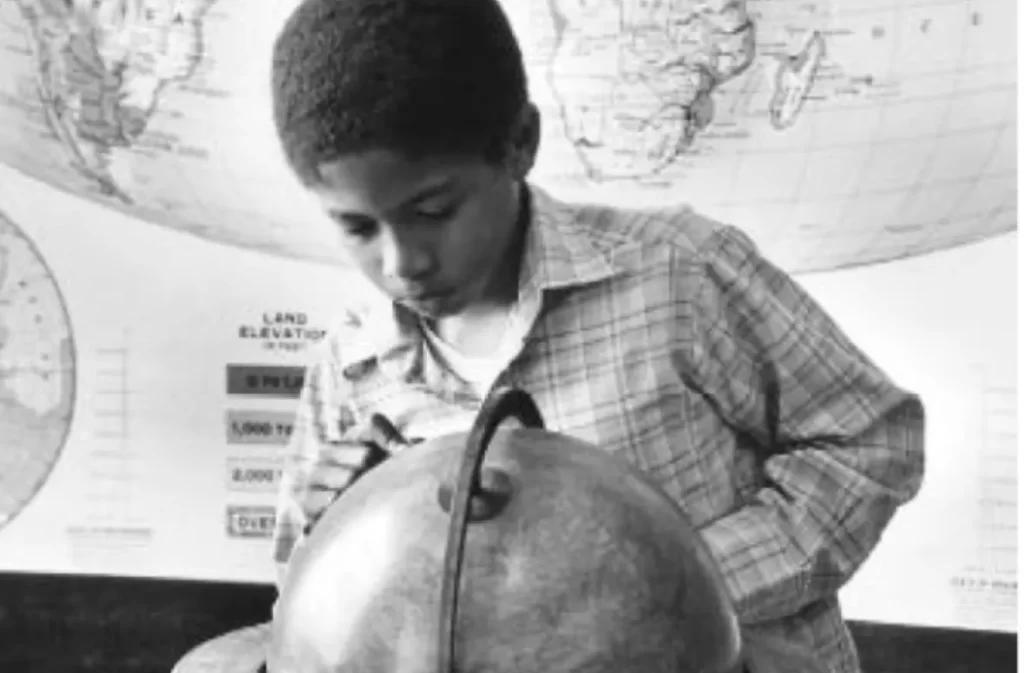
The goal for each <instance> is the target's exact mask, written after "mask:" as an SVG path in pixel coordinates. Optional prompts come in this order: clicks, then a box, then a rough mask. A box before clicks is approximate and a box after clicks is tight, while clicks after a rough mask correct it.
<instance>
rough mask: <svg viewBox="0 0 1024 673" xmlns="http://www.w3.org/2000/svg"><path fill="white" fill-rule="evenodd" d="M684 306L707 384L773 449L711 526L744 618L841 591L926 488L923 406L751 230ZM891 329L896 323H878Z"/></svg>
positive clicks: (717, 260)
mask: <svg viewBox="0 0 1024 673" xmlns="http://www.w3.org/2000/svg"><path fill="white" fill-rule="evenodd" d="M711 243H712V245H710V246H708V248H707V249H706V251H705V253H704V254H703V255H701V256H700V262H699V264H697V265H695V266H694V267H693V275H687V274H684V275H687V279H688V281H689V282H690V283H692V285H691V287H699V291H698V293H697V296H696V298H695V299H694V300H693V301H692V302H690V305H689V308H688V310H687V311H685V312H684V314H685V315H686V316H688V319H689V320H690V321H691V323H692V324H691V325H690V329H692V332H689V331H688V332H689V333H691V334H692V335H693V337H692V338H693V340H692V342H691V344H690V346H691V347H690V352H689V354H688V358H687V360H688V361H689V363H690V367H692V375H693V376H694V378H695V379H696V381H695V384H696V385H697V386H698V387H699V389H700V390H701V391H702V392H703V394H704V395H706V396H707V398H708V399H709V401H710V403H711V404H712V405H713V406H715V407H716V408H717V410H718V412H719V413H720V415H721V416H722V418H723V420H724V422H725V423H726V424H728V425H729V426H730V427H731V428H732V429H733V430H734V431H735V432H737V433H741V434H743V435H745V436H747V437H748V438H750V439H751V440H752V441H754V442H756V444H757V445H759V446H760V447H761V448H762V449H763V450H764V455H766V456H768V457H767V459H766V460H765V461H764V463H763V481H762V482H761V486H760V488H759V489H758V490H757V491H756V492H755V493H753V494H752V495H750V496H748V497H746V498H744V504H743V506H741V507H740V508H739V509H737V510H735V511H734V512H733V513H731V514H729V515H727V516H725V517H724V518H722V519H719V520H717V521H714V522H712V523H711V524H709V525H708V526H707V527H705V528H704V529H703V530H702V535H703V538H704V539H705V541H706V542H707V544H708V546H709V547H710V550H711V552H712V555H713V556H714V557H715V558H716V559H717V561H718V563H719V564H720V567H721V570H722V572H723V574H724V578H725V581H726V586H727V587H728V590H729V592H730V594H731V597H732V599H733V601H734V603H735V604H736V607H737V611H738V613H739V616H740V619H741V621H744V622H747V623H751V622H757V621H762V620H770V619H776V618H779V617H783V616H788V615H793V614H796V613H797V612H798V611H799V610H801V609H802V608H803V607H804V606H806V605H808V604H810V603H813V602H815V601H816V600H818V599H820V598H822V597H824V596H827V595H830V594H834V593H835V592H836V591H838V589H839V588H840V587H841V586H842V585H843V584H844V583H845V582H846V581H847V580H848V579H849V578H850V577H851V576H852V575H853V573H854V572H855V571H856V570H857V569H858V567H860V565H861V564H862V563H863V562H864V561H865V559H866V558H867V557H868V555H869V554H870V553H871V551H872V550H873V549H874V548H875V546H876V545H877V543H878V541H879V539H880V538H881V536H882V533H883V531H884V530H885V528H886V526H887V525H888V524H889V522H890V520H891V519H892V517H893V515H894V514H895V512H896V510H897V509H898V508H899V507H900V506H901V505H902V504H904V503H906V502H908V501H909V500H911V499H912V498H913V497H914V496H915V495H916V494H917V492H918V490H919V489H920V485H921V482H922V478H923V473H924V408H923V405H922V403H921V401H920V399H919V398H918V397H917V396H916V395H914V394H912V393H910V392H908V391H905V390H902V389H901V388H899V387H897V386H896V385H895V384H894V383H893V382H892V381H891V380H890V379H889V378H888V377H887V376H886V375H885V374H884V373H883V372H882V371H881V370H880V369H879V368H878V367H877V366H876V365H875V364H874V363H873V362H872V361H871V360H870V359H869V358H868V357H867V356H866V355H864V354H863V353H862V352H861V351H860V350H858V348H857V347H856V346H855V345H854V344H853V343H851V341H850V339H849V338H848V337H847V336H846V335H845V334H844V333H843V332H842V330H840V328H839V327H838V326H837V325H836V324H835V322H834V321H833V320H832V318H831V317H830V316H829V315H828V314H827V313H826V312H825V311H824V310H823V309H822V308H821V307H820V306H819V305H818V304H817V303H816V302H815V301H814V300H813V299H812V298H811V297H810V296H809V295H808V293H807V292H806V291H805V290H804V289H803V288H802V287H801V286H800V285H798V284H797V283H796V282H795V281H794V280H793V279H791V278H790V277H789V276H788V275H787V274H785V273H783V272H782V271H780V270H779V269H778V268H776V267H775V266H773V265H772V264H771V263H770V262H768V261H767V260H765V259H764V258H763V257H761V256H760V254H759V253H758V251H757V249H756V247H755V246H754V244H753V243H752V242H751V241H750V239H748V238H747V237H746V235H745V234H743V233H741V232H740V231H739V230H737V229H735V228H732V227H726V228H724V229H722V230H720V231H719V232H718V233H717V234H716V235H715V236H714V238H713V239H712V241H711ZM880 327H881V328H883V329H884V326H880Z"/></svg>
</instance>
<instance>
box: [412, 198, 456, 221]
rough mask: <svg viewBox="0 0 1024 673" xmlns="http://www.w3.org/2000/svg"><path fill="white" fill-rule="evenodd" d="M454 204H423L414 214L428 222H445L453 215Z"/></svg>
mask: <svg viewBox="0 0 1024 673" xmlns="http://www.w3.org/2000/svg"><path fill="white" fill-rule="evenodd" d="M455 209H456V204H454V203H447V202H445V203H425V204H422V205H420V206H418V207H417V208H416V214H417V215H419V216H420V217H424V218H426V219H428V220H445V219H448V218H449V217H451V216H452V215H454V214H455Z"/></svg>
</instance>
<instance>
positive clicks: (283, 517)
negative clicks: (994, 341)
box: [273, 0, 924, 673]
mask: <svg viewBox="0 0 1024 673" xmlns="http://www.w3.org/2000/svg"><path fill="white" fill-rule="evenodd" d="M273 95H274V117H275V123H276V127H277V130H278V134H279V137H280V140H281V144H282V147H283V149H284V153H285V155H286V157H287V160H288V162H289V164H290V165H291V167H292V169H293V170H294V171H295V174H296V175H297V176H298V177H299V179H300V180H301V182H302V183H303V185H304V186H305V187H306V188H308V189H309V190H310V191H311V192H312V193H313V194H314V195H315V197H316V198H317V199H318V200H319V201H320V202H321V203H322V204H323V208H324V210H325V212H326V213H327V215H328V216H329V217H330V218H331V219H332V220H333V221H334V223H335V226H336V227H337V232H338V240H339V248H340V250H341V251H342V252H343V253H344V255H345V257H346V258H347V259H348V260H350V261H351V262H352V263H353V264H354V266H355V267H356V268H357V269H358V270H359V271H360V272H361V273H362V274H363V275H364V276H365V277H366V278H367V279H368V280H369V281H371V283H372V284H373V285H374V286H376V288H378V289H379V290H380V291H381V294H382V297H381V298H380V300H379V301H377V302H376V303H375V304H373V305H372V307H371V308H370V309H369V310H368V311H366V312H365V313H364V314H362V315H358V316H354V317H352V316H350V317H349V319H348V320H346V321H345V322H344V324H343V325H342V326H341V327H339V328H338V330H337V331H336V332H335V333H334V334H333V336H332V338H331V340H330V342H329V344H328V350H327V351H326V353H325V356H324V359H323V360H321V361H319V362H317V363H315V364H314V365H313V366H311V367H310V369H309V370H308V374H307V380H306V386H305V390H304V392H303V395H302V402H301V408H300V413H299V416H298V420H297V423H296V427H295V431H294V436H293V439H294V441H293V443H292V445H291V447H290V448H289V451H288V460H287V463H286V469H285V474H284V477H283V486H282V491H281V500H280V507H279V516H278V524H277V532H276V535H275V550H276V551H275V557H276V561H277V562H278V564H279V568H280V570H281V572H282V573H283V572H284V571H285V569H286V564H287V561H288V559H289V557H290V555H291V552H292V550H293V548H294V544H295V543H296V541H297V540H298V539H300V538H301V537H302V531H303V530H304V529H305V528H306V527H307V526H308V525H309V524H310V523H311V522H312V521H315V519H316V518H317V517H318V516H319V515H320V514H321V513H322V511H323V510H324V508H326V506H327V505H328V504H329V503H330V501H331V500H332V499H333V498H334V497H336V495H337V494H338V493H339V492H340V491H341V490H342V489H343V488H344V487H345V486H346V485H347V484H348V483H350V482H351V480H352V478H353V477H354V476H355V475H356V474H357V473H358V472H359V469H360V466H362V465H363V463H364V460H365V457H366V455H367V448H366V447H367V446H368V443H370V442H371V440H370V438H369V437H368V435H367V434H366V433H367V432H368V430H367V428H366V423H367V419H368V418H369V417H370V416H371V414H374V413H381V414H383V415H384V416H386V417H388V418H389V419H391V420H392V421H393V422H394V424H395V425H396V426H397V428H398V430H399V431H400V432H401V433H402V434H403V435H404V436H406V437H422V438H430V437H434V436H437V435H440V434H444V433H447V432H455V431H462V430H466V429H467V428H468V426H469V425H470V423H471V421H472V419H473V417H474V415H475V413H476V409H477V408H478V405H479V403H480V401H481V400H482V399H483V397H484V396H485V395H486V393H487V391H488V390H490V389H491V388H492V387H494V386H495V385H514V386H517V387H520V388H523V389H525V390H527V391H528V392H529V393H530V394H532V395H533V397H534V398H535V400H536V401H537V403H538V405H539V406H540V408H541V410H542V412H543V414H544V417H545V420H546V422H547V424H548V427H550V428H551V429H553V430H557V431H560V432H565V433H568V434H571V435H575V436H578V437H580V438H582V439H585V440H588V441H591V442H593V443H595V444H597V445H598V446H600V447H602V448H604V449H606V450H608V451H611V452H614V453H617V454H620V455H622V456H623V457H625V458H626V459H628V460H630V461H632V462H633V463H634V464H636V465H637V466H639V467H640V468H641V469H643V470H645V471H646V472H647V473H648V474H649V475H650V476H651V477H653V478H654V479H655V480H656V481H657V482H658V483H659V484H660V485H661V487H662V488H663V489H664V490H665V491H666V493H668V494H669V495H670V496H671V497H672V498H674V499H675V500H676V501H677V502H678V503H679V504H680V505H681V506H682V507H683V509H684V510H685V511H686V513H687V514H688V516H689V517H690V518H691V519H692V520H693V522H694V524H695V526H697V527H698V528H699V529H700V530H701V534H702V536H703V538H704V539H705V541H706V542H707V544H708V545H709V547H710V549H711V551H712V554H713V555H714V557H715V559H716V560H717V561H718V563H719V565H720V568H721V571H722V573H723V575H724V577H725V580H726V584H727V586H728V589H729V592H730V596H731V598H732V599H733V601H734V603H735V606H736V609H737V612H738V614H739V616H740V619H741V621H742V622H743V623H744V624H745V625H747V626H748V627H751V628H754V629H756V630H759V631H761V632H763V633H766V634H769V635H770V636H772V637H776V638H780V639H783V640H785V641H786V642H787V643H788V644H789V645H791V646H794V647H797V648H800V649H802V650H803V651H804V652H806V653H807V654H809V655H811V656H813V657H816V658H817V660H818V661H819V663H820V666H821V670H822V671H829V672H830V673H854V672H856V671H859V670H860V667H859V663H858V657H857V654H856V650H855V647H854V644H853V642H852V639H851V637H850V634H849V631H848V630H847V628H846V626H845V624H844V622H843V618H842V616H841V613H840V607H839V603H838V599H837V592H838V590H839V589H840V587H841V586H842V585H843V584H844V583H845V582H846V580H847V579H848V578H849V577H851V576H852V574H853V573H854V572H855V571H856V570H857V568H858V567H859V566H860V564H861V563H862V562H863V561H864V560H865V558H866V557H867V556H868V554H869V553H870V551H871V550H872V549H873V548H874V547H875V545H876V544H877V542H878V540H879V538H880V536H881V534H882V532H883V530H884V529H885V527H886V526H887V524H888V522H889V521H890V519H891V518H892V516H893V514H894V512H895V511H896V510H897V508H898V507H899V506H901V505H902V504H904V503H906V502H907V501H909V500H910V499H911V498H912V497H914V495H915V494H916V492H917V491H918V489H919V486H920V483H921V479H922V474H923V464H924V458H923V425H924V412H923V408H922V405H921V402H920V400H919V399H918V398H917V397H916V396H915V395H913V394H911V393H909V392H906V391H904V390H901V389H900V388H898V387H897V386H896V385H894V384H893V383H892V382H891V381H890V380H889V379H888V378H887V377H886V375H885V374H884V373H883V372H881V371H880V370H879V369H878V368H877V367H876V366H875V365H874V364H873V363H872V362H871V361H870V360H869V359H868V358H867V357H866V356H865V355H863V354H862V353H861V352H860V351H859V350H858V349H857V348H856V347H855V346H854V345H853V344H852V343H851V342H850V341H849V339H848V338H847V337H846V336H845V335H844V334H843V333H842V331H841V330H840V329H839V328H838V327H837V326H836V325H835V324H834V323H833V321H832V320H831V319H830V317H829V316H828V315H827V314H826V313H825V312H824V311H823V310H822V309H821V308H820V307H818V306H817V305H816V304H815V303H814V301H813V300H812V299H811V298H810V297H809V296H808V295H807V294H806V293H805V292H804V290H803V289H802V288H801V287H800V286H799V285H797V284H796V283H795V282H794V281H793V280H792V279H790V278H789V277H788V276H787V275H786V274H784V273H783V272H781V271H780V270H778V269H777V268H775V267H774V266H773V265H772V264H771V263H770V262H769V261H766V260H765V259H763V258H762V257H761V256H760V255H759V254H758V251H757V249H756V248H755V246H754V244H753V243H752V242H751V241H750V240H749V239H748V238H747V237H746V236H745V235H744V234H743V233H741V232H740V231H738V230H737V229H735V228H733V227H730V226H726V225H723V224H719V223H715V222H712V221H710V220H708V219H706V218H703V217H701V216H700V215H698V214H696V213H694V212H693V211H691V210H689V209H686V208H679V209H676V210H662V211H657V212H639V211H628V210H622V209H615V208H609V207H601V206H596V205H586V206H577V205H567V204H563V203H560V202H558V201H557V200H555V199H554V198H552V197H551V196H549V195H548V194H546V193H545V192H544V191H543V190H541V189H539V188H537V187H535V186H533V185H530V184H529V183H528V182H527V176H528V174H529V172H530V169H531V167H532V165H533V162H534V159H535V156H536V154H537V150H538V143H539V138H540V116H539V113H538V111H537V109H536V107H535V106H534V105H533V104H532V103H531V102H530V100H529V98H528V95H527V84H526V76H525V73H524V68H523V62H522V56H521V54H520V51H519V47H518V45H517V42H516V39H515V37H514V36H513V34H512V31H511V29H510V27H509V24H508V22H507V20H506V17H505V15H504V14H503V12H502V10H501V9H500V7H499V6H498V5H497V2H496V0H305V2H304V3H303V4H302V5H301V6H300V7H299V8H298V9H297V10H296V12H295V13H294V14H293V15H292V17H291V18H290V19H289V21H288V22H287V24H286V26H285V27H284V29H283V31H282V33H281V34H280V36H279V38H278V40H277V43H276V45H275V53H274V77H273ZM684 197H685V195H680V198H681V199H682V198H684ZM343 291H344V290H343V289H341V288H339V293H340V292H343ZM383 441H384V440H379V441H378V442H377V443H381V442H383ZM388 448H390V449H391V450H401V447H400V446H396V445H394V444H392V445H391V446H390V447H388ZM413 450H414V449H413Z"/></svg>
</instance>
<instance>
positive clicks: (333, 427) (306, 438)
mask: <svg viewBox="0 0 1024 673" xmlns="http://www.w3.org/2000/svg"><path fill="white" fill-rule="evenodd" d="M336 352H337V351H336V346H334V345H333V344H332V345H330V347H329V349H328V352H327V353H326V355H325V357H323V358H322V359H320V360H318V361H316V362H315V363H314V364H312V365H310V366H309V367H307V369H306V374H305V377H304V381H303V386H302V392H301V393H300V395H299V402H298V407H297V409H296V412H295V420H294V424H293V427H292V434H291V437H290V439H289V441H288V444H287V446H286V447H285V448H284V450H283V453H282V461H281V480H280V485H279V489H278V497H277V507H276V516H275V523H274V533H273V559H274V564H275V566H276V571H277V586H278V588H279V589H280V587H281V585H282V583H283V581H284V577H285V573H286V570H287V567H288V562H289V560H290V559H291V555H292V552H293V551H294V550H295V548H296V547H297V545H298V544H299V543H300V542H301V541H302V539H303V535H304V531H305V528H306V525H307V523H308V518H307V516H306V514H305V511H306V508H305V507H304V506H303V504H304V503H305V501H306V498H307V497H308V496H309V495H310V475H311V473H312V471H313V468H314V467H315V466H316V464H317V459H318V458H319V455H320V452H321V450H322V449H323V447H324V446H326V445H328V444H329V443H330V442H332V441H338V440H340V438H341V435H342V434H343V433H344V432H345V430H346V429H347V428H348V427H349V426H351V425H352V417H351V414H350V413H347V412H348V402H347V399H346V393H345V391H344V390H343V389H342V386H339V385H338V377H337V376H336V368H337V366H338V364H337V355H336Z"/></svg>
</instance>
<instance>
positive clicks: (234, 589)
mask: <svg viewBox="0 0 1024 673" xmlns="http://www.w3.org/2000/svg"><path fill="white" fill-rule="evenodd" d="M274 595H275V592H274V589H273V588H272V587H270V586H263V585H251V584H220V583H206V582H183V581H172V580H145V579H129V578H115V577H85V576H77V575H65V576H56V575H23V574H4V573H0V673H93V672H95V673H142V672H145V673H150V672H152V673H170V670H171V668H172V667H173V665H174V663H175V662H176V661H177V660H178V659H179V658H181V656H182V655H184V654H185V652H187V651H188V650H189V649H191V648H192V647H193V646H195V645H198V644H199V643H201V642H203V641H205V640H208V639H210V638H213V637H215V636H218V635H221V634H223V633H225V632H227V631H230V630H233V629H236V628H240V627H242V626H248V625H251V624H256V623H259V622H264V621H267V620H268V619H269V610H270V605H271V603H272V601H273V599H274ZM851 629H852V630H853V633H854V636H855V638H856V639H857V643H858V647H859V649H860V652H861V658H862V660H863V663H864V673H1004V672H1005V673H1010V672H1015V671H1016V670H1017V637H1016V634H1005V633H989V632H983V631H963V630H950V629H932V628H919V627H910V626H892V625H886V624H874V623H865V622H851Z"/></svg>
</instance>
